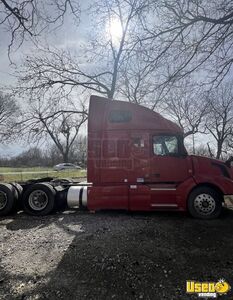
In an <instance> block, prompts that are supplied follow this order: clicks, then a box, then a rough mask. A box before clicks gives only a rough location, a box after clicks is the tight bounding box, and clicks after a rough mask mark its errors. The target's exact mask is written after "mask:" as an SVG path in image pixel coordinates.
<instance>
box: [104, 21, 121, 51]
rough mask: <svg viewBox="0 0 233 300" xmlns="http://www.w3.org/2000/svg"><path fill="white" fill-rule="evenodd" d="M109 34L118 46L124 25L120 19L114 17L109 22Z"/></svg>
mask: <svg viewBox="0 0 233 300" xmlns="http://www.w3.org/2000/svg"><path fill="white" fill-rule="evenodd" d="M107 31H108V34H109V36H110V38H111V40H112V43H113V45H114V46H117V45H118V44H119V42H120V39H121V37H122V26H121V22H120V20H118V19H116V18H114V19H112V20H111V21H110V22H109V25H108V28H107Z"/></svg>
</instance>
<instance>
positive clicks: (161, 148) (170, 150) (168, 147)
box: [153, 135, 178, 155]
mask: <svg viewBox="0 0 233 300" xmlns="http://www.w3.org/2000/svg"><path fill="white" fill-rule="evenodd" d="M153 151H154V154H155V155H177V154H178V139H177V137H176V136H170V135H169V136H167V135H166V136H161V135H159V136H154V137H153Z"/></svg>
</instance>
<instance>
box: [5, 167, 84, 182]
mask: <svg viewBox="0 0 233 300" xmlns="http://www.w3.org/2000/svg"><path fill="white" fill-rule="evenodd" d="M43 177H54V178H79V177H86V170H75V169H74V170H63V171H54V170H53V169H52V168H43V167H35V168H7V167H0V181H4V182H13V181H16V182H20V181H26V180H29V179H38V178H43Z"/></svg>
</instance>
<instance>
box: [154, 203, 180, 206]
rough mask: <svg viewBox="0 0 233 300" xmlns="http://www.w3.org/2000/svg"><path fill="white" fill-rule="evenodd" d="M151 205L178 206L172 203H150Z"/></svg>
mask: <svg viewBox="0 0 233 300" xmlns="http://www.w3.org/2000/svg"><path fill="white" fill-rule="evenodd" d="M151 206H152V207H178V205H177V204H173V203H152V204H151Z"/></svg>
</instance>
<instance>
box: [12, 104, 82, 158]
mask: <svg viewBox="0 0 233 300" xmlns="http://www.w3.org/2000/svg"><path fill="white" fill-rule="evenodd" d="M51 101H53V100H51ZM86 119H87V112H86V110H85V107H84V106H83V107H81V108H80V109H77V108H74V107H73V108H69V106H68V105H67V109H64V108H61V107H60V106H59V105H58V106H56V105H54V103H51V102H50V103H47V101H46V103H45V105H44V103H42V101H39V103H34V104H33V103H32V104H31V107H30V110H28V111H27V112H26V113H25V112H23V118H22V120H21V121H20V122H18V123H17V124H16V128H20V131H21V132H22V133H23V134H25V133H26V134H27V135H28V141H29V142H31V143H39V142H41V143H45V142H46V140H48V138H49V141H51V140H52V142H53V143H54V145H55V146H56V148H57V150H58V151H59V152H60V154H61V155H62V158H63V161H64V162H68V160H69V157H70V151H71V149H72V147H73V145H74V143H75V141H76V139H77V137H78V134H79V130H80V127H81V126H82V125H83V124H84V123H85V121H86Z"/></svg>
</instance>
